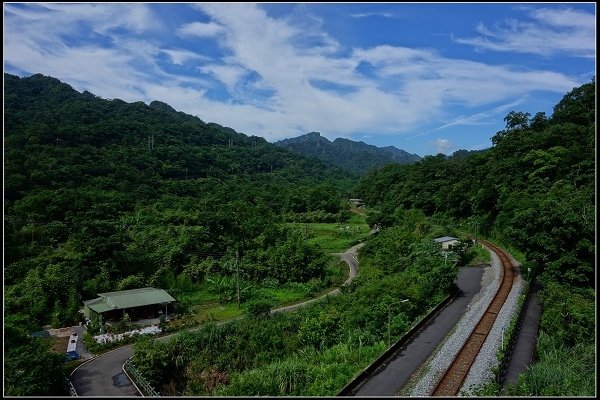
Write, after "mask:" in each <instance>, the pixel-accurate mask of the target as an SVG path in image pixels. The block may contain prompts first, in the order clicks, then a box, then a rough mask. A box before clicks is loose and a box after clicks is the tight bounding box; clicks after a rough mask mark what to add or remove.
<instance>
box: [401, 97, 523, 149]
mask: <svg viewBox="0 0 600 400" xmlns="http://www.w3.org/2000/svg"><path fill="white" fill-rule="evenodd" d="M524 101H525V99H524V98H522V99H518V100H515V101H512V102H510V103H507V104H502V105H500V106H498V107H494V108H492V109H491V110H487V111H483V112H480V113H476V114H472V115H469V116H460V117H458V118H455V119H454V120H452V121H450V122H448V123H445V124H444V125H441V126H438V127H437V128H433V129H430V130H428V131H425V132H421V133H419V134H417V135H413V136H409V137H408V138H407V139H413V138H416V137H419V136H423V135H426V134H428V133H431V132H435V131H439V130H442V129H446V128H450V127H452V126H457V125H486V124H490V123H493V122H495V121H496V118H494V120H492V117H495V116H497V115H498V114H499V113H503V112H505V111H507V110H511V109H513V108H514V107H516V106H518V105H519V104H522V103H523V102H524Z"/></svg>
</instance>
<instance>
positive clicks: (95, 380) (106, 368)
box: [70, 346, 140, 397]
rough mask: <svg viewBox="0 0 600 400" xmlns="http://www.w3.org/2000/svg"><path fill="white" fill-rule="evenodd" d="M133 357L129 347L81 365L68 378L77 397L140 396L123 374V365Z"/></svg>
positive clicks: (120, 348) (131, 349) (110, 352)
mask: <svg viewBox="0 0 600 400" xmlns="http://www.w3.org/2000/svg"><path fill="white" fill-rule="evenodd" d="M132 355H133V348H132V347H131V346H123V347H119V348H118V349H115V350H112V351H109V352H108V353H104V354H102V355H101V356H99V357H96V358H94V359H92V360H91V361H88V362H87V363H85V364H82V365H81V366H80V367H79V368H78V369H76V370H75V371H74V372H73V374H72V375H71V377H70V380H71V383H72V384H73V387H74V388H75V391H76V392H77V395H78V396H100V397H109V396H110V397H115V396H116V397H131V396H140V394H139V392H138V390H137V389H136V388H135V386H134V385H133V383H131V381H130V380H129V378H128V377H127V375H125V373H124V372H123V368H122V367H123V363H124V362H125V361H126V360H127V359H128V358H129V357H131V356H132Z"/></svg>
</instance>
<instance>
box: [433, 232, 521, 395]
mask: <svg viewBox="0 0 600 400" xmlns="http://www.w3.org/2000/svg"><path fill="white" fill-rule="evenodd" d="M479 242H481V243H482V244H483V245H484V246H486V247H488V248H489V249H490V250H492V251H493V252H494V253H496V254H497V255H498V257H499V258H500V262H501V264H502V269H501V271H502V282H501V284H500V287H499V288H498V291H497V292H496V295H495V296H494V299H493V300H492V302H491V303H490V305H489V306H488V308H487V309H486V311H485V313H484V314H483V316H482V317H481V319H480V320H479V322H478V323H477V325H476V326H475V329H473V331H472V332H471V335H470V336H469V338H468V339H467V341H466V342H465V344H464V345H463V347H462V348H461V350H460V351H459V352H458V354H457V355H456V357H455V358H454V360H453V361H452V364H450V366H449V367H448V369H447V370H446V372H445V373H444V375H443V376H442V377H441V378H440V380H439V381H438V383H437V385H436V387H435V389H434V390H433V392H432V394H431V395H432V396H456V395H457V394H458V391H459V390H460V388H461V386H462V384H463V382H464V380H465V378H466V377H467V374H468V373H469V370H470V369H471V366H472V365H473V362H474V361H475V358H476V357H477V355H478V354H479V350H480V349H481V346H483V343H484V342H485V340H486V338H487V336H488V334H489V333H490V330H491V329H492V326H493V325H494V322H495V321H496V317H497V316H498V313H499V312H500V309H501V308H502V306H503V305H504V303H505V302H506V299H507V298H508V294H509V293H510V291H511V289H512V286H513V282H514V275H515V267H514V265H513V263H512V262H511V261H510V258H509V257H508V255H507V254H506V252H504V251H503V250H502V249H500V248H499V247H497V246H495V245H493V244H492V243H490V242H488V241H486V240H481V239H479Z"/></svg>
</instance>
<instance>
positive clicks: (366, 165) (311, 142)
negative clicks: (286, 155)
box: [274, 132, 421, 174]
mask: <svg viewBox="0 0 600 400" xmlns="http://www.w3.org/2000/svg"><path fill="white" fill-rule="evenodd" d="M274 144H275V145H276V146H279V147H284V148H287V149H288V150H291V151H293V152H295V153H298V154H301V155H305V156H312V157H315V158H318V159H320V160H322V161H325V162H326V163H328V164H331V165H335V166H337V167H340V168H343V169H345V170H347V171H350V172H353V173H357V174H364V173H365V172H367V171H368V170H369V169H371V168H373V167H379V166H382V165H385V164H390V163H398V164H410V163H413V162H416V161H419V160H420V159H421V157H419V156H418V155H416V154H410V153H407V152H406V151H404V150H401V149H398V148H396V147H393V146H388V147H381V148H380V147H377V146H373V145H370V144H366V143H364V142H357V141H354V140H350V139H345V138H337V139H335V140H334V141H333V142H331V141H329V140H328V139H327V138H325V137H323V136H321V133H320V132H309V133H306V134H304V135H301V136H298V137H295V138H291V139H284V140H280V141H278V142H275V143H274Z"/></svg>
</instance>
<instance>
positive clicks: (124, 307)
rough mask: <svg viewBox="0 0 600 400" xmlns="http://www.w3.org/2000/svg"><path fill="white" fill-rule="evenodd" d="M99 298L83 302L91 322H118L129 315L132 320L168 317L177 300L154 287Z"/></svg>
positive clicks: (109, 293) (86, 314)
mask: <svg viewBox="0 0 600 400" xmlns="http://www.w3.org/2000/svg"><path fill="white" fill-rule="evenodd" d="M98 296H99V297H98V298H96V299H91V300H85V301H84V302H83V313H84V315H85V317H86V318H87V319H88V320H90V321H98V320H100V321H118V320H120V319H121V318H123V315H124V314H125V313H127V314H128V315H129V316H130V318H131V320H135V319H143V318H148V319H149V318H156V317H158V316H160V315H165V316H167V315H168V312H169V304H171V303H174V302H175V299H174V298H173V297H171V295H170V294H169V293H167V292H166V291H165V290H163V289H155V288H152V287H146V288H139V289H130V290H121V291H118V292H108V293H98Z"/></svg>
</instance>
